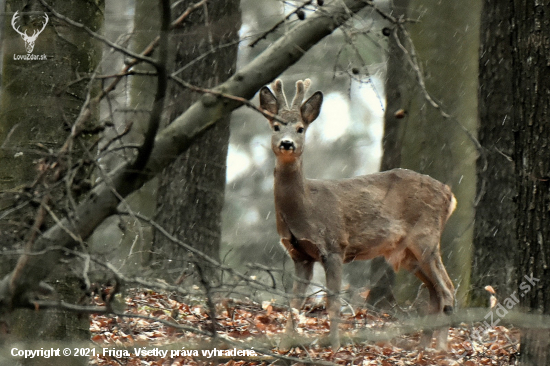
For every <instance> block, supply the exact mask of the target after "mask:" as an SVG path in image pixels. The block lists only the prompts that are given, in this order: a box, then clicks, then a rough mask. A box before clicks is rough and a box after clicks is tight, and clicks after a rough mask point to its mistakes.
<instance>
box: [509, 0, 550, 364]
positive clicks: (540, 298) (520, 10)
mask: <svg viewBox="0 0 550 366" xmlns="http://www.w3.org/2000/svg"><path fill="white" fill-rule="evenodd" d="M548 5H549V4H548V3H546V5H542V4H536V3H535V2H533V1H527V0H520V1H515V2H513V3H512V14H514V19H513V20H514V22H513V28H512V50H513V52H512V55H513V68H512V70H513V71H512V75H511V80H512V90H513V100H514V101H515V105H514V109H513V111H514V112H513V113H514V129H513V131H514V137H515V144H514V146H515V154H514V162H515V168H516V175H515V178H516V184H517V192H518V198H517V205H518V207H517V240H518V244H519V251H518V254H519V255H518V262H517V272H516V273H517V278H518V279H525V276H528V277H531V276H532V277H534V278H536V279H538V280H539V281H534V284H533V283H532V284H531V285H532V286H531V287H530V288H529V289H524V288H522V287H521V286H520V290H523V292H522V293H521V297H520V299H521V300H520V303H521V304H522V305H523V306H524V307H526V308H529V309H530V310H531V311H532V312H535V313H543V314H550V293H549V292H548V288H550V268H549V263H550V248H549V247H550V245H549V244H550V225H549V223H550V210H549V207H550V194H549V192H550V159H549V158H548V157H549V156H550V125H549V123H548V121H549V120H550V94H549V93H548V91H549V90H550V68H549V65H550V43H549V40H550V38H549V35H550V22H549V21H548V17H549V15H550V14H549V11H548ZM520 361H521V363H522V364H524V365H548V364H550V331H548V330H535V329H527V330H525V331H524V333H523V335H522V338H521V359H520Z"/></svg>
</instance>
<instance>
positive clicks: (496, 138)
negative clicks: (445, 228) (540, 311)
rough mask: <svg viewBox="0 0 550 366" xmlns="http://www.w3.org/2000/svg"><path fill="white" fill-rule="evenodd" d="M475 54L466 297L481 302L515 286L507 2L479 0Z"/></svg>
mask: <svg viewBox="0 0 550 366" xmlns="http://www.w3.org/2000/svg"><path fill="white" fill-rule="evenodd" d="M483 6H484V7H483V11H482V13H481V29H480V35H481V46H480V58H479V120H480V124H479V132H478V134H479V135H478V139H479V143H480V144H481V146H482V148H483V150H482V154H481V155H480V156H479V158H478V160H477V167H476V170H477V178H478V182H477V195H478V202H477V205H476V216H475V218H476V219H475V223H474V255H473V261H472V283H471V292H470V301H471V305H473V306H487V304H488V294H487V292H486V291H485V290H484V287H485V286H487V285H491V286H492V287H493V288H494V289H495V290H496V292H497V294H498V297H499V298H506V297H508V296H509V295H510V294H511V293H512V292H513V291H515V290H516V289H517V286H516V279H515V276H516V270H515V253H516V248H517V239H516V235H515V231H516V219H515V206H516V204H515V199H516V198H517V188H516V181H515V175H516V171H515V167H514V162H513V160H512V156H513V155H514V148H515V147H514V143H515V141H514V113H513V108H512V106H513V101H514V96H513V90H514V89H513V78H511V77H510V70H511V69H512V44H511V36H512V35H511V30H512V27H511V21H512V13H511V7H510V3H508V2H502V1H496V2H495V1H484V5H483Z"/></svg>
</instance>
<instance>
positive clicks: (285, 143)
mask: <svg viewBox="0 0 550 366" xmlns="http://www.w3.org/2000/svg"><path fill="white" fill-rule="evenodd" d="M279 150H286V151H294V150H296V145H294V141H292V140H286V139H285V140H281V142H280V143H279Z"/></svg>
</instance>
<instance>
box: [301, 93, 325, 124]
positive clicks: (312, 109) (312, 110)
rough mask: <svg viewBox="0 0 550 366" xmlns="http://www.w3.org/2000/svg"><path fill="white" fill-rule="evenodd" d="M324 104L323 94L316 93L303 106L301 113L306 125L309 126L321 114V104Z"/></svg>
mask: <svg viewBox="0 0 550 366" xmlns="http://www.w3.org/2000/svg"><path fill="white" fill-rule="evenodd" d="M322 103H323V93H321V92H320V91H318V92H315V94H313V95H312V96H311V97H309V99H308V100H306V101H305V102H304V104H302V107H301V108H300V112H301V113H302V119H303V120H304V122H305V123H307V124H309V123H311V122H313V121H315V119H316V118H317V117H318V116H319V112H321V104H322Z"/></svg>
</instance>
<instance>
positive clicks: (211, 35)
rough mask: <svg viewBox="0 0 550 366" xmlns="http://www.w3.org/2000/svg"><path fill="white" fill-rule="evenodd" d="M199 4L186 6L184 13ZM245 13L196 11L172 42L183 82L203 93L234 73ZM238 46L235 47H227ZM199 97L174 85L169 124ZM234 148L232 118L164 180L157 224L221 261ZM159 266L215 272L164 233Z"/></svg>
mask: <svg viewBox="0 0 550 366" xmlns="http://www.w3.org/2000/svg"><path fill="white" fill-rule="evenodd" d="M193 3H194V1H191V0H188V1H183V2H182V3H181V4H180V5H179V6H180V7H182V8H183V9H185V8H186V7H188V6H189V5H191V4H193ZM240 24H241V13H240V9H239V1H238V0H231V1H215V2H208V3H207V5H205V6H204V8H203V9H200V10H198V11H196V12H194V13H193V14H192V15H191V16H190V17H189V18H188V20H187V21H186V22H185V23H184V27H183V28H182V29H181V30H178V31H176V33H175V35H174V36H173V39H172V43H173V44H174V49H175V50H176V51H175V53H176V54H175V67H174V69H175V70H181V71H180V72H179V73H178V77H179V78H181V79H183V80H185V81H187V82H189V83H191V84H193V85H195V86H200V87H203V88H212V87H214V86H216V85H217V84H219V83H220V82H223V81H225V80H226V79H227V78H228V77H229V76H231V75H232V74H233V73H234V72H235V65H236V62H237V49H238V45H237V43H236V41H237V40H238V39H239V29H240ZM232 42H233V43H234V44H232V45H230V46H228V44H230V43H232ZM198 97H199V95H197V94H195V93H193V92H191V91H190V90H182V89H181V87H180V86H174V88H173V90H172V91H171V97H170V98H169V99H170V100H171V101H172V102H171V104H170V105H169V108H170V117H171V118H170V120H172V119H173V118H174V117H176V116H177V115H179V114H181V113H182V112H183V111H185V110H186V109H187V108H189V106H190V105H191V104H192V103H193V102H195V101H196V99H197V98H198ZM228 143H229V116H226V117H224V118H223V119H222V120H221V121H219V122H218V123H217V124H216V125H215V126H213V127H211V128H210V129H208V130H207V131H206V132H205V133H203V134H202V135H201V136H200V137H199V138H198V139H196V140H195V141H194V142H193V143H192V144H191V146H190V148H189V149H188V150H187V151H186V152H185V153H184V154H183V155H181V156H179V157H178V158H177V159H176V161H175V162H174V163H172V164H171V165H170V166H169V167H168V168H166V169H165V170H164V172H163V174H162V176H161V177H160V181H159V183H160V184H159V191H158V198H157V215H156V220H157V222H158V223H159V224H160V225H162V226H163V227H164V228H166V229H167V230H168V232H170V233H171V234H172V235H174V236H176V237H177V238H179V239H181V240H182V241H184V242H186V243H188V244H190V245H192V246H193V247H195V248H196V249H199V250H200V251H202V252H203V253H205V254H207V255H209V256H211V257H212V258H214V259H216V260H219V248H220V242H221V211H222V208H223V202H224V191H225V168H226V158H227V147H228ZM153 252H154V254H155V264H157V265H159V266H161V268H162V272H163V273H162V275H163V276H164V277H165V278H166V279H169V280H174V279H176V278H178V277H179V276H181V275H182V274H183V275H184V276H186V275H187V274H188V273H191V272H193V271H194V270H195V268H194V265H198V266H200V267H201V268H200V273H201V274H202V275H204V276H205V277H206V278H208V279H209V280H212V279H213V278H212V277H213V276H214V272H215V269H214V268H212V267H209V266H208V264H207V263H205V262H201V261H198V262H197V260H196V259H194V258H192V257H190V256H189V255H188V253H186V252H185V251H184V250H182V248H180V247H177V246H174V245H173V243H171V242H170V241H169V240H168V239H166V238H165V237H164V236H163V235H162V234H160V233H158V232H157V233H156V234H155V241H154V244H153Z"/></svg>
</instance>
